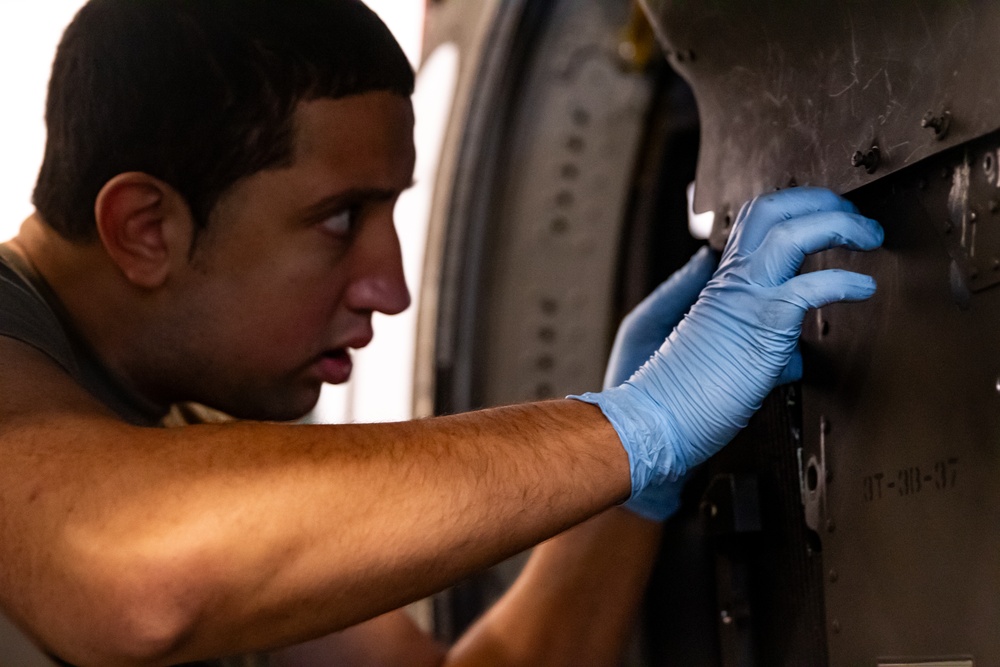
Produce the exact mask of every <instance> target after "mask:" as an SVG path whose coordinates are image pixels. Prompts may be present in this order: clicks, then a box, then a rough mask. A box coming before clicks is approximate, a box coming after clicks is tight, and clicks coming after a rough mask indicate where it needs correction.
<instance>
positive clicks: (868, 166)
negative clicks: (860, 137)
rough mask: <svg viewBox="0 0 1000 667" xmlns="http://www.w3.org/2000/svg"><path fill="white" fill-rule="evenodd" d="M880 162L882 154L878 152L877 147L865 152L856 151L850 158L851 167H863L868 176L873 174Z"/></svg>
mask: <svg viewBox="0 0 1000 667" xmlns="http://www.w3.org/2000/svg"><path fill="white" fill-rule="evenodd" d="M881 161H882V153H881V151H879V148H878V146H872V147H871V148H869V149H868V150H867V151H857V152H856V153H855V154H854V155H852V156H851V166H852V167H857V168H861V167H864V169H865V171H867V172H868V173H869V174H874V173H875V171H876V170H877V169H878V165H879V163H880V162H881Z"/></svg>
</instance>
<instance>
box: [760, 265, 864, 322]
mask: <svg viewBox="0 0 1000 667" xmlns="http://www.w3.org/2000/svg"><path fill="white" fill-rule="evenodd" d="M777 289H779V290H780V294H781V300H782V301H784V302H785V303H787V304H789V305H791V306H793V307H794V308H795V309H796V310H797V311H799V314H798V315H796V318H800V317H801V314H804V313H805V311H806V310H808V309H810V308H822V307H823V306H826V305H828V304H831V303H836V302H838V301H864V300H865V299H868V298H870V297H871V296H872V295H874V294H875V289H876V284H875V279H874V278H872V277H871V276H866V275H864V274H863V273H854V272H853V271H844V270H842V269H827V270H825V271H814V272H813V273H804V274H802V275H801V276H796V277H794V278H792V279H791V280H789V281H788V282H786V283H785V284H784V285H782V286H781V287H779V288H777Z"/></svg>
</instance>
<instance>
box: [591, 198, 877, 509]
mask: <svg viewBox="0 0 1000 667" xmlns="http://www.w3.org/2000/svg"><path fill="white" fill-rule="evenodd" d="M882 239H883V232H882V228H881V227H880V226H879V224H878V223H877V222H875V221H874V220H870V219H868V218H865V217H863V216H861V215H859V214H858V212H857V209H856V208H855V207H854V206H853V205H852V204H851V203H850V202H847V201H846V200H844V199H841V198H840V197H837V196H836V195H834V194H833V193H832V192H830V191H828V190H823V189H819V188H796V189H790V190H784V191H781V192H775V193H772V194H768V195H764V196H762V197H759V198H757V199H755V200H754V201H753V202H751V203H750V204H748V205H746V206H744V207H743V210H742V211H741V212H740V215H739V217H738V218H737V221H736V224H735V226H734V228H733V233H732V236H731V237H730V239H729V243H728V244H727V245H726V250H725V252H724V253H723V255H722V261H721V262H720V264H719V268H718V270H717V271H716V272H715V275H714V276H713V278H712V280H711V281H710V282H709V283H708V286H707V287H706V288H705V289H704V290H703V291H702V293H701V297H700V298H699V299H698V302H697V303H695V305H694V306H693V307H692V308H691V311H690V312H689V313H688V314H687V316H686V317H685V318H684V319H683V320H682V321H681V323H680V324H679V325H677V328H676V329H674V331H673V333H671V334H670V337H669V338H667V340H666V341H665V342H664V343H663V345H662V346H661V347H660V349H659V350H657V352H656V354H655V355H653V357H652V358H651V359H650V360H649V361H648V362H646V364H645V365H643V366H642V368H640V369H639V370H638V371H637V372H636V373H635V375H633V376H632V377H631V378H630V379H629V380H628V381H626V382H625V383H624V384H622V385H619V386H617V387H613V388H611V389H606V390H604V391H602V392H600V393H598V394H585V395H584V396H581V397H577V398H579V399H580V400H583V401H586V402H589V403H593V404H595V405H597V406H599V407H600V408H601V410H602V411H603V412H604V414H605V415H606V416H607V418H608V419H609V421H610V422H611V424H612V426H614V428H615V430H616V431H617V433H618V436H619V438H620V439H621V441H622V445H623V446H624V447H625V451H626V452H627V453H628V457H629V465H630V467H631V474H632V497H636V496H638V495H639V494H640V493H641V492H642V491H643V490H644V489H646V488H647V487H648V486H650V484H656V483H659V482H661V481H663V480H670V481H673V480H677V479H679V478H681V477H682V476H683V475H684V474H685V473H686V472H687V471H688V470H690V469H691V468H693V467H694V466H696V465H698V464H699V463H701V462H703V461H705V460H706V459H708V458H709V457H710V456H711V455H712V454H714V453H715V452H717V451H719V450H720V449H721V448H722V447H723V446H724V445H725V444H726V443H727V442H729V441H730V440H731V439H732V438H733V436H734V435H736V433H737V432H738V431H739V430H740V429H741V428H743V427H744V426H746V424H747V422H748V421H749V419H750V416H751V415H752V414H753V413H754V412H755V411H756V410H757V409H758V408H759V407H760V405H761V402H763V400H764V398H765V397H766V396H767V394H768V393H770V391H771V389H773V388H774V386H775V385H777V383H778V381H779V378H781V377H782V374H783V373H784V371H785V369H786V367H788V365H789V363H790V362H791V361H792V358H793V356H794V353H795V350H796V345H797V343H798V339H799V334H800V333H801V329H802V320H803V318H804V316H805V313H806V311H807V310H808V309H810V308H818V307H821V306H824V305H826V304H829V303H833V302H836V301H861V300H864V299H867V298H868V297H870V296H872V295H873V294H874V293H875V281H874V280H873V279H872V278H870V277H868V276H864V275H860V274H857V273H851V272H848V271H840V270H827V271H817V272H815V273H807V274H803V275H796V274H797V273H798V270H799V267H800V266H801V264H802V261H803V259H804V258H805V256H806V255H807V254H811V253H814V252H818V251H820V250H825V249H828V248H833V247H838V246H845V247H847V248H851V249H854V250H874V249H875V248H877V247H879V246H880V245H881V244H882Z"/></svg>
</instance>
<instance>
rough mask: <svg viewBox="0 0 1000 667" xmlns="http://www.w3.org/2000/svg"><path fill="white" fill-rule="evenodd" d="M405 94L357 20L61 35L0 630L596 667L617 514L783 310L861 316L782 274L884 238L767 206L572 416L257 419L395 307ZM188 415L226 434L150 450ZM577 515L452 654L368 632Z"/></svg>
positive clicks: (340, 15) (4, 388)
mask: <svg viewBox="0 0 1000 667" xmlns="http://www.w3.org/2000/svg"><path fill="white" fill-rule="evenodd" d="M412 85H413V79H412V72H411V71H410V69H409V66H408V65H407V63H406V60H405V58H404V57H403V55H402V53H401V52H400V50H399V48H398V46H397V45H396V44H395V42H394V41H393V40H392V38H391V36H390V35H389V33H388V32H387V31H386V29H385V27H384V26H383V25H382V24H381V23H380V22H379V21H378V19H377V18H375V17H374V15H373V14H371V13H370V12H369V11H368V10H367V9H366V8H365V7H364V6H363V5H362V4H361V3H360V2H357V1H356V0H281V1H280V2H279V1H277V0H144V1H143V2H134V1H133V0H92V1H91V2H90V3H89V4H88V5H87V6H86V7H84V9H83V10H81V12H80V14H79V15H78V16H77V18H76V19H75V20H74V22H73V24H72V25H71V26H70V27H69V28H68V30H67V32H66V34H65V36H64V38H63V42H62V44H61V46H60V49H59V53H58V55H57V58H56V61H55V64H54V67H53V76H52V82H51V85H50V91H49V102H48V109H47V124H48V129H49V141H48V144H47V148H46V155H45V162H44V164H43V167H42V170H41V174H40V176H39V181H38V185H37V188H36V191H35V204H36V207H37V214H36V215H33V216H32V217H31V218H29V219H28V220H27V221H26V222H25V223H24V225H23V227H22V229H21V232H20V234H19V235H18V237H17V238H16V239H15V240H14V241H12V242H11V243H10V244H8V245H7V246H6V247H5V248H3V250H2V253H0V258H2V260H3V262H2V264H0V334H2V335H0V359H2V363H0V396H2V397H3V401H2V405H0V457H2V460H0V564H2V565H0V606H2V608H3V610H4V612H5V613H6V614H7V615H8V616H9V617H10V618H11V619H12V620H13V621H14V622H15V623H16V624H17V625H18V626H19V627H21V628H22V629H24V630H25V631H26V632H27V633H29V634H30V635H31V636H32V637H33V638H34V640H35V641H36V642H37V643H38V644H39V645H41V646H43V647H44V648H45V649H46V650H47V651H48V652H50V653H51V654H53V655H56V656H59V658H61V659H62V660H64V661H67V662H69V663H71V664H74V665H80V666H84V665H166V664H175V663H179V662H184V661H191V660H204V659H209V658H216V657H220V656H226V655H234V654H238V653H247V652H252V651H264V650H270V649H274V648H276V647H280V646H288V645H292V644H295V643H296V642H301V641H305V640H309V639H313V638H317V637H322V636H324V635H328V634H329V633H332V632H335V631H339V630H343V629H344V628H352V626H354V627H353V628H352V629H351V630H347V631H345V632H342V633H340V634H339V635H337V636H335V637H333V638H331V639H329V640H325V641H324V643H325V644H326V646H324V647H323V648H322V649H316V650H318V651H319V650H321V651H324V652H325V657H323V660H325V661H333V660H339V661H340V664H427V665H433V664H448V665H482V664H611V663H613V662H614V661H615V659H616V658H617V656H618V653H619V651H620V649H621V646H622V643H623V638H624V637H625V635H626V634H627V632H626V630H627V626H628V622H629V619H630V617H631V614H632V612H633V611H634V608H635V605H636V603H637V600H638V599H639V597H640V595H641V591H642V586H643V582H644V580H645V576H646V573H647V571H648V567H649V564H650V562H651V559H652V555H653V553H654V551H655V548H656V538H657V527H656V523H655V522H650V521H648V520H647V519H646V518H644V517H649V518H662V517H663V516H665V515H666V514H668V513H669V512H670V511H671V510H672V506H673V504H675V502H676V501H675V499H674V498H672V496H673V495H675V494H676V488H677V485H678V484H679V483H680V482H679V480H680V479H681V478H682V477H683V475H684V474H685V473H686V471H687V470H689V469H690V468H691V467H693V466H695V465H697V464H698V463H700V462H702V461H704V460H705V459H706V458H707V457H709V456H710V455H711V454H712V453H714V452H715V451H717V450H718V449H719V448H721V447H722V446H724V444H725V443H726V442H728V440H729V439H730V438H731V437H732V436H733V434H734V433H735V432H736V431H737V430H738V429H739V428H740V427H742V426H743V425H744V424H745V423H746V420H747V419H748V418H749V416H750V414H752V412H753V411H754V410H755V409H756V408H757V407H758V406H759V405H760V401H761V400H763V398H764V396H765V395H766V394H767V393H768V392H769V391H770V389H771V388H772V387H773V386H774V385H775V384H776V383H777V382H778V381H780V380H781V379H782V378H788V377H793V376H794V375H795V374H796V373H797V372H798V362H797V361H796V355H795V346H796V341H797V338H798V332H799V328H800V325H801V321H802V317H803V315H804V313H805V311H806V310H807V309H808V308H810V307H816V306H819V305H823V304H826V303H829V302H832V301H837V300H859V299H864V298H867V297H868V296H870V295H871V294H872V293H873V292H874V284H873V282H872V281H871V280H870V279H869V278H867V277H865V276H858V275H855V274H850V273H845V272H820V273H814V274H808V275H803V276H796V272H797V270H798V267H799V265H800V264H801V261H802V259H803V257H804V255H805V254H806V253H810V252H815V251H818V250H822V249H825V248H828V247H833V246H836V245H845V246H848V247H851V248H855V249H864V250H869V249H874V248H876V247H877V246H879V245H880V244H881V241H882V232H881V229H880V228H879V227H878V225H877V224H876V223H874V222H873V221H871V220H868V219H866V218H864V217H862V216H860V215H858V213H857V211H856V210H855V209H854V208H853V206H851V205H850V204H849V203H847V202H845V201H843V200H841V199H839V198H837V197H836V196H834V195H833V194H832V193H829V192H826V191H821V190H812V189H804V190H794V191H788V192H785V193H779V194H775V195H771V196H769V197H767V198H763V199H760V200H757V201H756V202H754V203H753V204H752V205H749V206H747V207H745V208H744V211H743V212H742V213H741V215H740V218H739V221H738V224H737V227H736V229H735V231H734V234H733V238H732V240H731V241H730V244H729V246H728V248H727V250H726V252H725V254H724V255H723V257H722V260H721V264H720V267H719V269H718V271H717V272H716V273H715V275H714V277H713V278H712V280H711V282H709V283H708V285H707V287H705V289H704V291H703V292H702V296H701V298H700V299H699V300H698V302H697V304H695V305H694V306H693V307H692V308H691V310H690V313H688V315H687V316H686V317H685V319H684V320H683V321H682V322H681V323H680V324H679V325H678V326H677V328H676V329H675V330H674V331H673V333H672V334H670V337H669V338H668V339H667V340H666V341H665V342H664V340H663V339H664V336H665V334H666V333H667V332H668V331H670V329H672V328H673V324H675V323H676V321H677V320H679V319H680V316H681V314H682V313H683V312H684V311H685V310H686V309H687V306H688V305H689V304H690V303H691V302H692V301H693V300H694V297H695V295H697V294H698V292H699V291H701V288H702V286H704V284H705V283H706V281H707V280H708V277H709V275H710V274H711V266H710V265H711V258H709V257H708V256H707V255H704V254H703V255H701V256H699V257H698V258H696V259H695V260H694V263H693V264H692V265H691V266H690V267H689V268H688V270H687V271H686V272H685V273H682V274H681V275H680V276H678V277H677V279H675V280H674V281H672V282H668V283H667V284H666V285H665V286H664V287H663V288H662V289H661V290H660V291H659V292H658V293H657V294H654V295H653V297H651V299H650V301H648V302H647V303H646V304H645V305H644V307H643V308H642V309H641V310H640V311H638V312H637V313H636V315H634V316H631V317H630V319H629V320H628V321H627V322H626V324H625V326H624V327H623V331H622V334H621V335H620V337H619V344H618V347H617V349H616V353H615V355H614V361H613V363H612V365H611V368H609V380H611V383H610V384H611V385H612V386H610V387H609V388H608V389H606V390H605V391H603V392H601V393H599V394H587V395H584V396H581V397H577V398H574V399H567V400H563V401H551V402H546V403H539V404H530V405H522V406H512V407H507V408H501V409H496V410H491V411H484V412H480V413H475V414H468V415H457V416H452V417H447V418H439V419H431V420H424V421H419V422H412V423H402V424H381V425H364V426H353V425H352V426H301V425H299V426H296V425H284V424H279V423H276V422H279V421H284V420H291V419H295V418H297V417H300V416H302V415H304V414H305V413H306V412H308V411H309V410H310V409H311V408H312V406H313V405H314V404H315V402H316V399H317V397H318V394H319V390H320V386H321V385H322V383H323V382H343V381H345V380H346V379H347V378H348V376H349V375H350V370H351V364H350V350H351V349H357V348H360V347H363V346H364V345H366V344H367V343H368V341H369V340H370V339H371V337H372V330H371V315H372V313H373V312H375V311H379V312H384V313H390V314H392V313H397V312H400V311H401V310H403V309H404V308H406V307H407V305H408V304H409V295H408V293H407V290H406V286H405V284H404V281H403V278H402V267H401V264H400V253H399V246H398V240H397V238H396V235H395V230H394V228H393V220H392V210H393V205H394V203H395V201H396V198H397V197H398V195H399V194H400V192H402V191H403V190H404V189H405V188H406V187H408V185H409V183H410V180H411V178H412V169H413V157H414V156H413V144H412V137H411V135H412V123H413V118H412V110H411V107H410V103H409V99H408V96H409V94H410V92H411V90H412ZM649 357H651V358H649ZM647 358H649V361H648V362H646V363H645V365H643V367H642V369H641V370H639V371H638V372H637V373H635V375H632V377H631V379H630V380H629V381H628V382H624V383H623V382H622V380H623V379H624V378H627V377H629V376H630V375H631V374H632V371H633V370H634V369H635V368H636V367H637V366H638V365H639V364H641V363H643V362H644V361H645V360H646V359H647ZM189 403H198V404H202V405H205V406H209V407H210V408H213V409H215V410H219V411H222V412H224V413H228V414H230V415H233V416H234V417H237V418H239V419H241V420H243V421H238V422H230V423H215V424H197V425H187V426H179V427H177V428H160V426H162V425H163V424H164V423H167V422H169V423H174V424H176V423H178V422H180V421H182V420H187V421H188V422H191V421H193V417H195V416H197V414H198V413H199V408H196V407H192V406H191V405H189ZM251 420H253V421H251ZM264 420H266V421H264ZM626 500H628V506H629V507H630V508H631V509H621V508H614V507H613V506H615V505H617V504H620V503H622V502H623V501H626ZM609 508H610V509H609ZM590 517H596V518H593V519H591V520H590V521H587V522H586V523H583V524H582V525H579V526H577V527H576V528H574V529H572V530H570V531H569V532H567V533H565V534H563V535H560V536H559V537H556V538H555V539H551V540H550V541H549V542H547V543H546V544H544V545H543V546H542V547H540V548H539V549H537V550H536V552H535V554H534V556H533V558H532V560H531V562H530V564H529V565H528V567H527V569H526V571H525V573H524V575H523V576H522V578H521V579H520V580H519V582H518V584H517V585H515V587H514V588H513V589H512V591H510V593H508V595H507V596H506V597H505V598H504V600H503V601H501V603H500V604H499V605H498V606H497V607H496V608H494V609H493V610H491V611H490V612H489V613H488V614H487V615H486V616H485V617H484V618H483V619H482V620H481V621H480V622H479V623H478V624H477V625H476V626H475V627H474V628H473V630H472V631H471V632H470V633H469V634H468V635H467V636H466V637H465V638H463V640H462V641H460V642H459V643H458V645H457V646H455V647H454V648H453V649H451V650H450V651H449V650H445V649H444V648H442V647H439V646H437V645H436V644H434V643H433V642H432V641H430V640H429V639H427V638H426V637H424V636H423V635H421V634H420V633H418V632H417V631H416V630H415V629H414V628H413V627H412V626H411V625H410V624H409V623H408V621H406V619H405V617H404V616H402V615H401V614H399V613H398V612H397V613H390V614H388V615H382V614H386V613H387V612H391V610H393V609H397V608H399V607H400V606H402V605H404V604H406V603H408V602H410V601H413V600H416V599H419V598H421V597H422V596H425V595H427V594H429V593H432V592H434V591H436V590H440V589H441V588H443V587H445V586H448V585H449V584H451V583H453V582H455V581H456V580H458V579H460V578H462V577H464V576H466V575H468V574H469V573H471V572H474V571H476V570H478V569H481V568H483V567H486V566H488V565H490V564H492V563H495V562H498V561H499V560H501V559H503V558H505V557H507V556H509V555H512V554H514V553H517V552H519V551H521V550H523V549H525V548H526V547H529V546H531V545H533V544H536V543H538V542H540V541H542V540H545V539H547V538H551V537H553V536H555V535H557V534H558V533H560V532H561V531H565V530H566V529H568V528H570V527H571V526H574V525H577V524H580V523H581V522H583V521H585V520H587V519H588V518H590ZM380 615H381V616H380ZM373 618H374V619H375V620H374V621H370V622H367V623H365V621H368V620H369V619H373ZM358 624H360V625H358ZM307 653H308V650H307V649H301V650H292V651H291V652H288V653H285V654H284V655H278V656H276V657H275V661H276V662H278V663H279V664H306V662H305V661H308V660H312V659H313V658H310V657H308V656H307V655H306V654H307ZM296 661H298V663H296Z"/></svg>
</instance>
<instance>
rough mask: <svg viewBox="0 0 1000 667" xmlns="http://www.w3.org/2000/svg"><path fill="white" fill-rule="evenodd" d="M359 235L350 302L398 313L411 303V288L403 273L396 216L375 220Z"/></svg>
mask: <svg viewBox="0 0 1000 667" xmlns="http://www.w3.org/2000/svg"><path fill="white" fill-rule="evenodd" d="M365 231H366V232H369V233H367V234H365V233H362V234H361V235H359V238H357V239H356V243H357V244H358V245H359V246H360V247H359V248H358V250H360V252H358V253H357V255H356V256H355V261H354V267H353V269H354V279H353V280H352V281H351V284H350V285H349V286H348V288H347V294H346V301H347V305H348V306H349V307H350V308H352V309H354V310H359V311H376V312H380V313H385V314H386V315H398V314H399V313H401V312H403V311H404V310H406V309H407V308H409V307H410V303H411V299H410V290H409V289H408V288H407V286H406V276H405V275H404V273H403V253H402V249H401V248H400V244H399V236H398V235H397V234H396V228H395V225H394V224H393V220H392V219H391V218H389V220H388V221H385V222H383V221H379V222H378V223H377V224H372V225H371V226H370V227H368V229H366V230H365Z"/></svg>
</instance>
